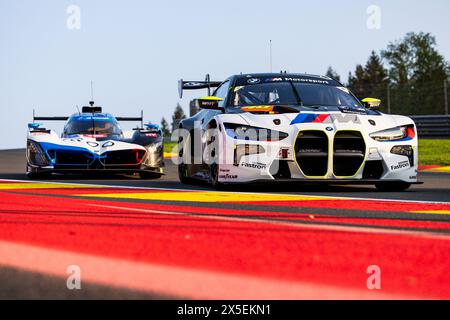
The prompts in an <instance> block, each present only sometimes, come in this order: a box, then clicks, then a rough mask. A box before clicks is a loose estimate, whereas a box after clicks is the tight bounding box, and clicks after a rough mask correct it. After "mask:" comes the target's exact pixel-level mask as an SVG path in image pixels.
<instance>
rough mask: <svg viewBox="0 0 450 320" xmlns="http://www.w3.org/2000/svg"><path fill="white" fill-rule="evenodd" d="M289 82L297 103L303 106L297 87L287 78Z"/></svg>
mask: <svg viewBox="0 0 450 320" xmlns="http://www.w3.org/2000/svg"><path fill="white" fill-rule="evenodd" d="M289 83H290V84H291V87H292V91H293V92H294V95H295V98H296V99H297V104H298V105H300V106H301V107H303V100H302V98H300V94H299V93H298V91H297V88H296V87H295V85H294V83H293V82H292V80H289Z"/></svg>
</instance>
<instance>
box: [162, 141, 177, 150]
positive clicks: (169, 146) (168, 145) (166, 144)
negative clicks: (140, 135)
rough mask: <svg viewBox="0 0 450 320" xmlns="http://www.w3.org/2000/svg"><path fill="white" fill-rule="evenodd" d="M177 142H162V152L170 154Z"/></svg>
mask: <svg viewBox="0 0 450 320" xmlns="http://www.w3.org/2000/svg"><path fill="white" fill-rule="evenodd" d="M177 143H178V142H164V152H172V150H173V148H174V147H175V146H176V145H177Z"/></svg>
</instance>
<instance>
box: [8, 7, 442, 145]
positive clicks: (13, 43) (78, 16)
mask: <svg viewBox="0 0 450 320" xmlns="http://www.w3.org/2000/svg"><path fill="white" fill-rule="evenodd" d="M373 6H375V7H373ZM74 8H75V9H74ZM374 8H375V9H374ZM411 31H414V32H419V31H424V32H430V33H432V34H433V35H434V36H436V40H437V43H438V50H439V51H440V53H441V54H443V55H444V56H445V57H446V59H447V60H450V41H449V39H450V37H449V31H450V1H448V0H431V1H411V0H409V1H406V0H389V1H387V0H386V1H382V0H380V1H375V0H370V1H365V0H359V1H350V0H341V1H325V0H315V1H301V0H278V1H265V0H258V1H253V0H247V1H242V0H240V1H236V0H228V1H210V0H209V1H196V0H191V1H182V0H179V1H178V0H177V1H146V0H142V1H138V0H127V1H114V0H78V1H76V0H72V1H66V0H40V1H33V0H0V149H8V148H21V147H24V146H25V143H26V130H27V123H29V122H31V120H32V112H33V109H35V110H36V114H37V115H43V116H44V115H45V116H67V115H70V114H72V113H74V112H76V106H77V105H78V106H80V107H81V106H83V105H86V104H87V103H88V101H89V100H90V98H91V89H90V84H91V81H93V83H94V100H95V102H96V104H97V105H101V106H102V107H103V109H104V111H107V112H109V113H112V114H114V115H116V116H136V115H139V114H140V110H141V109H143V110H144V114H145V120H146V121H151V122H154V123H159V122H160V120H161V118H162V117H165V118H166V119H167V120H168V121H169V123H170V122H171V115H172V113H173V110H174V108H175V106H176V104H177V102H180V103H181V105H182V106H183V108H184V110H185V112H186V113H189V108H188V105H189V101H190V100H191V99H193V98H195V97H198V96H200V95H203V94H204V92H189V93H187V94H185V95H184V97H183V99H182V100H180V99H179V97H178V91H177V81H178V80H179V79H180V78H183V79H186V80H202V79H204V77H205V74H206V73H209V74H211V78H212V79H213V80H224V79H225V78H226V77H228V76H230V75H232V74H236V73H240V72H243V73H252V72H267V71H270V59H269V56H270V55H269V40H272V46H273V49H272V52H273V62H272V64H273V70H274V71H277V72H278V71H280V70H287V71H289V72H308V73H313V74H324V73H325V72H326V70H327V68H328V66H330V65H331V66H333V68H334V69H335V70H336V71H337V72H338V73H339V74H340V75H341V77H342V78H343V80H344V81H346V79H347V75H348V72H349V71H353V70H354V68H355V66H356V64H358V63H365V62H366V61H367V58H368V56H369V54H370V52H371V51H372V50H376V51H379V50H381V49H383V48H385V47H386V45H387V44H388V43H389V42H390V41H394V40H396V39H400V38H402V37H403V36H404V35H405V34H406V33H407V32H411ZM45 126H46V127H47V128H54V129H55V130H56V131H57V132H60V130H61V128H62V124H61V123H45ZM131 126H132V124H127V125H125V126H124V127H125V129H129V128H131Z"/></svg>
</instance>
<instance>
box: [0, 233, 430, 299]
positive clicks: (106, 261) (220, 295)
mask: <svg viewBox="0 0 450 320" xmlns="http://www.w3.org/2000/svg"><path fill="white" fill-rule="evenodd" d="M0 265H3V266H7V267H12V268H18V269H21V270H25V271H30V272H37V273H42V274H46V275H50V276H56V277H59V278H60V279H61V287H63V288H64V287H65V285H66V279H67V277H68V276H69V275H68V274H66V270H67V267H68V266H69V265H78V266H79V267H80V269H81V287H82V288H83V284H86V283H95V284H100V285H105V286H108V287H113V288H114V287H115V288H124V289H129V290H135V291H140V292H147V293H150V294H152V293H153V294H161V295H168V296H173V297H179V298H194V299H239V300H241V299H246V300H257V299H258V300H259V299H261V300H267V299H389V300H391V299H423V298H431V297H417V296H411V295H400V294H389V293H385V292H383V291H376V290H375V291H370V290H368V289H366V288H365V285H366V283H365V282H363V283H361V288H345V287H337V286H330V285H321V284H312V283H305V282H300V281H288V280H277V279H271V278H262V277H256V276H251V275H245V274H232V273H226V272H220V271H213V270H201V269H192V268H184V267H177V266H167V265H160V264H154V263H144V262H136V261H129V260H124V259H115V258H107V257H99V256H94V255H89V254H83V253H74V252H69V251H63V250H56V249H50V248H42V247H37V246H30V245H25V244H18V243H12V242H5V241H0ZM14 281H21V280H20V279H15V280H14ZM43 285H44V284H43Z"/></svg>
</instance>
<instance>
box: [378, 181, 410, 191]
mask: <svg viewBox="0 0 450 320" xmlns="http://www.w3.org/2000/svg"><path fill="white" fill-rule="evenodd" d="M375 187H376V188H377V189H378V191H384V192H400V191H405V190H407V189H409V187H411V183H408V182H402V181H398V182H397V181H389V182H379V183H377V184H375Z"/></svg>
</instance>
